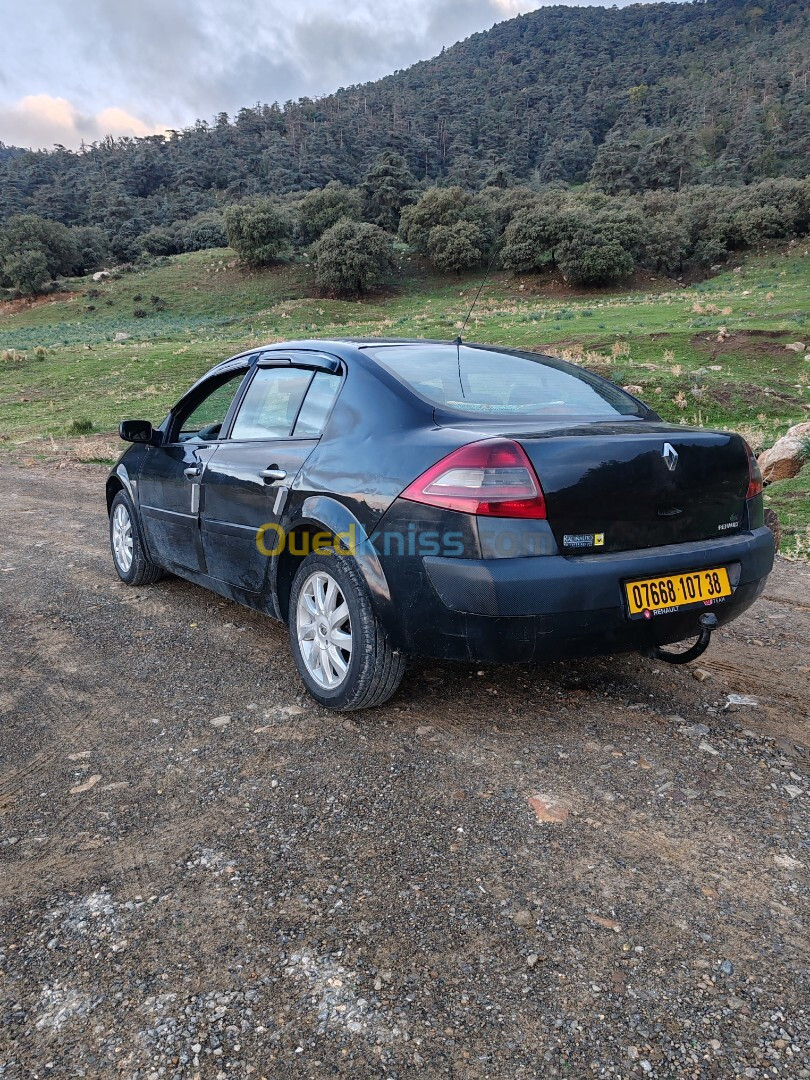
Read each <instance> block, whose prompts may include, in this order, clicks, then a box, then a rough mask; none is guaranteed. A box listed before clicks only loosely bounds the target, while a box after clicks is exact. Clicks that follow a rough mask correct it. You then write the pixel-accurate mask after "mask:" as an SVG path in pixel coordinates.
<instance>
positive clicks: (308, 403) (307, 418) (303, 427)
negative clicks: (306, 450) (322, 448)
mask: <svg viewBox="0 0 810 1080" xmlns="http://www.w3.org/2000/svg"><path fill="white" fill-rule="evenodd" d="M339 389H340V376H339V375H333V374H332V373H331V372H328V371H316V372H315V377H314V378H313V380H312V382H311V383H310V384H309V390H307V396H306V397H305V398H304V404H303V405H302V406H301V411H300V412H299V414H298V419H297V420H296V421H295V430H294V431H293V435H298V436H310V437H315V436H317V435H320V434H321V432H322V431H323V425H324V423H325V422H326V417H327V416H328V415H329V410H330V409H331V408H332V402H333V401H334V400H335V397H336V395H337V392H338V390H339Z"/></svg>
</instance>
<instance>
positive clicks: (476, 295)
mask: <svg viewBox="0 0 810 1080" xmlns="http://www.w3.org/2000/svg"><path fill="white" fill-rule="evenodd" d="M497 254H498V249H497V248H493V249H492V258H491V259H490V260H489V266H488V267H487V272H486V273H485V274H484V277H483V280H482V281H481V284H480V285H479V286H478V292H477V293H476V294H475V299H474V300H473V302H472V303H471V304H470V310H469V311H468V312H467V318H466V319H465V320H464V322H463V323H462V324H461V330H459V332H458V337H457V338H456V340H455V341H454V342H453V344H454V345H463V344H464V342H463V341H462V340H461V335H462V334H463V333H464V331H465V330H466V328H467V323H468V322H469V321H470V316H471V315H472V313H473V308H474V307H475V305H476V304H477V303H478V297H479V296H480V295H481V290H482V289H483V288H484V286H485V285H486V283H487V279H488V278H489V272H490V270H491V269H492V267H493V265H494V263H495V256H496V255H497Z"/></svg>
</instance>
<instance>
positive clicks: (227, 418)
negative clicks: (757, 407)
mask: <svg viewBox="0 0 810 1080" xmlns="http://www.w3.org/2000/svg"><path fill="white" fill-rule="evenodd" d="M120 433H121V436H122V438H124V439H125V440H127V441H129V442H131V443H132V444H133V445H132V446H130V447H129V448H128V449H127V450H126V452H125V453H124V454H123V455H122V457H121V458H120V460H119V461H118V463H117V465H116V466H115V468H114V469H113V470H112V472H111V474H110V476H109V479H108V481H107V505H108V507H109V512H110V540H111V546H112V553H113V559H114V562H115V567H116V570H117V572H118V574H119V576H120V577H121V579H122V580H123V581H125V582H128V583H130V584H133V585H143V584H146V583H147V582H151V581H155V580H157V578H158V577H160V576H161V574H162V573H163V572H164V571H169V572H171V573H172V574H177V575H179V576H181V577H183V578H187V579H188V580H189V581H193V582H196V583H198V584H200V585H204V586H205V587H207V588H209V589H213V590H214V591H215V592H218V593H221V594H222V595H223V596H227V597H230V598H232V599H234V600H237V601H238V602H239V603H242V604H245V605H247V606H249V607H252V608H257V609H258V610H260V611H262V612H265V613H266V614H267V615H269V616H271V617H274V618H276V619H280V620H282V621H284V622H286V623H287V625H288V626H289V631H290V641H291V644H292V651H293V655H294V657H295V662H296V665H297V667H298V670H299V672H300V674H301V678H302V679H303V681H304V683H305V685H306V687H307V689H308V690H309V692H310V693H311V694H312V696H313V697H314V698H315V699H316V700H317V701H319V702H321V703H322V704H323V705H326V706H328V707H331V708H335V709H360V708H367V707H370V706H374V705H379V704H381V703H382V702H384V701H385V700H386V699H387V698H388V697H390V695H391V694H393V693H394V691H395V690H396V688H397V686H398V685H399V682H400V679H401V678H402V674H403V670H404V666H405V661H406V658H407V657H408V656H409V655H418V656H431V657H437V658H440V659H457V660H473V661H476V662H480V663H486V662H495V663H502V662H506V661H514V662H523V663H526V662H533V661H544V660H549V659H559V658H564V657H577V656H592V655H597V654H607V653H615V652H624V651H633V650H638V651H642V652H646V653H653V654H655V655H657V656H659V657H661V658H663V659H671V660H674V661H676V662H679V661H683V660H685V659H689V658H691V657H693V656H696V655H698V654H699V652H701V651H702V650H703V649H704V648H705V647H706V645H707V644H708V641H709V638H710V635H711V633H712V631H713V630H714V629H716V628H717V627H719V626H722V625H723V624H724V623H727V622H729V621H730V620H732V619H734V618H736V616H737V615H739V614H740V613H741V612H743V611H745V609H746V608H748V607H749V606H750V605H751V604H752V603H753V602H754V600H755V599H756V598H757V597H758V596H759V594H760V593H761V592H762V589H763V587H764V585H765V580H766V578H767V576H768V573H769V572H770V570H771V566H772V563H773V553H774V549H773V541H772V535H771V533H770V531H769V530H768V529H767V528H766V527H765V526H764V524H763V505H762V482H761V478H760V475H759V471H758V469H757V465H756V461H755V459H754V458H753V456H752V453H751V451H750V449H749V448H748V446H747V444H746V443H745V441H744V440H743V439H742V438H741V437H740V436H738V435H734V434H729V433H728V432H722V431H705V430H702V429H697V428H690V427H683V426H673V425H671V424H667V423H664V422H662V420H661V418H660V417H659V416H657V415H656V414H655V413H654V412H652V410H650V409H649V408H647V406H645V405H644V404H643V403H642V402H640V401H638V400H637V399H635V398H633V397H631V396H630V395H629V394H627V393H625V392H624V391H623V390H621V389H619V388H618V387H617V386H614V385H613V384H612V383H610V382H607V381H606V380H604V379H601V378H599V377H598V376H596V375H594V374H592V373H590V372H588V371H586V370H583V369H582V368H579V367H577V366H575V365H572V364H568V363H565V362H563V361H561V360H558V359H555V358H553V357H551V356H543V355H539V354H536V353H533V352H518V351H514V350H508V349H502V348H497V347H491V346H486V345H469V344H463V343H461V342H460V341H457V342H455V343H450V342H432V341H402V340H369V341H361V340H352V341H298V342H288V343H285V344H276V345H269V346H266V347H264V348H256V349H251V350H250V351H249V352H245V353H243V354H241V355H239V356H236V357H233V358H232V359H230V360H226V361H225V362H224V363H221V364H219V365H218V366H217V367H215V368H213V370H211V371H210V372H209V373H208V374H207V375H206V376H205V377H204V378H202V379H200V380H199V382H197V383H196V384H195V385H194V386H193V387H192V388H191V389H190V390H189V391H188V393H187V394H185V395H184V396H183V397H182V398H181V399H180V401H179V402H178V403H177V404H176V405H175V406H174V408H173V409H172V410H171V412H170V413H169V415H168V416H167V417H166V419H165V420H164V421H163V423H162V424H161V425H160V426H159V427H157V428H153V427H152V425H151V424H150V423H149V422H148V421H145V420H127V421H124V422H123V423H122V424H121V432H120ZM693 641H694V644H691V643H692V642H693ZM675 643H685V644H684V645H683V646H681V647H680V648H677V647H676V649H675V650H668V649H667V648H666V646H668V645H674V644H675Z"/></svg>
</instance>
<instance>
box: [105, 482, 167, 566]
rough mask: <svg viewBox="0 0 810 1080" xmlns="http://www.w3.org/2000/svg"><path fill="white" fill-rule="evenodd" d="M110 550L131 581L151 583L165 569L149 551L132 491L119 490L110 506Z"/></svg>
mask: <svg viewBox="0 0 810 1080" xmlns="http://www.w3.org/2000/svg"><path fill="white" fill-rule="evenodd" d="M110 550H111V551H112V557H113V563H114V565H115V570H116V573H117V574H118V576H119V577H120V578H121V580H122V581H123V582H125V583H126V584H127V585H150V584H151V583H152V582H153V581H157V580H158V578H159V577H162V576H163V570H162V569H161V567H159V566H158V565H157V564H156V563H153V562H152V560H151V559H150V558H149V556H148V555H147V554H146V549H145V548H144V545H143V540H142V539H141V530H140V526H139V525H138V520H137V517H136V514H135V509H134V507H133V505H132V501H131V500H130V497H129V495H127V493H126V492H125V491H119V492H118V494H117V495H116V496H115V498H114V499H113V501H112V506H111V507H110Z"/></svg>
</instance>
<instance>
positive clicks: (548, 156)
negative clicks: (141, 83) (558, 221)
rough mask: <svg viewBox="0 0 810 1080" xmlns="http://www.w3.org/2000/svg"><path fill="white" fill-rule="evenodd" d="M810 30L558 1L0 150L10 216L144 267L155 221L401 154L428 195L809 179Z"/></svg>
mask: <svg viewBox="0 0 810 1080" xmlns="http://www.w3.org/2000/svg"><path fill="white" fill-rule="evenodd" d="M809 38H810V6H809V5H808V4H807V3H806V0H701V2H695V3H681V4H669V3H661V4H649V5H635V6H631V7H627V8H622V9H609V8H603V7H591V8H587V7H575V8H566V7H562V6H555V7H543V8H540V9H539V10H537V11H534V12H531V13H529V14H527V15H523V16H519V17H518V18H515V19H511V20H508V21H506V22H503V23H500V24H499V25H497V26H495V27H493V28H492V29H491V30H489V31H486V32H484V33H480V34H475V35H473V36H472V37H470V38H468V39H467V40H466V41H463V42H460V43H459V44H457V45H455V46H453V47H452V48H449V49H446V50H444V51H443V52H442V54H441V55H440V56H437V57H435V58H434V59H432V60H429V61H426V62H424V63H419V64H416V65H414V66H413V67H410V68H408V69H407V70H404V71H398V72H395V73H394V74H392V75H390V76H388V77H386V78H384V79H381V80H379V81H377V82H373V83H369V84H366V85H363V86H355V87H349V88H347V89H342V90H339V91H338V92H336V93H334V94H331V95H329V96H327V97H324V98H321V99H318V100H312V99H302V100H300V101H295V102H294V101H288V102H286V103H285V104H283V105H279V104H278V103H275V104H271V105H257V106H255V107H254V108H245V109H242V110H240V111H239V113H238V114H237V115H236V116H235V117H233V118H230V117H228V115H227V114H224V113H223V114H220V115H219V116H218V117H216V119H215V120H214V121H213V122H212V123H207V122H205V121H198V122H197V123H196V124H195V125H194V126H192V127H190V128H188V129H187V130H184V131H174V132H170V133H169V134H168V135H167V136H165V137H164V136H157V135H155V136H149V137H146V138H141V139H132V138H124V139H118V140H114V139H111V138H110V139H105V140H103V141H102V142H100V143H98V144H95V145H93V146H91V147H84V148H82V150H81V151H79V152H72V151H69V150H66V149H64V148H63V147H57V148H56V149H54V150H53V151H51V152H42V151H36V152H34V151H19V150H15V149H13V148H3V147H2V146H0V191H1V192H2V199H0V221H2V220H4V219H8V218H10V217H12V216H14V215H17V214H23V213H33V214H37V215H39V216H41V217H45V218H49V219H52V220H55V221H60V222H61V223H62V224H64V225H66V226H70V227H75V226H92V227H97V228H100V229H102V230H103V232H104V234H105V235H106V237H107V238H108V242H109V245H110V249H111V252H112V253H113V255H114V256H115V257H116V258H118V259H127V258H132V257H134V256H135V255H137V253H138V250H139V247H140V244H141V240H140V238H141V237H143V236H144V235H146V234H147V233H149V232H150V230H152V229H158V230H168V231H170V232H177V231H178V223H181V222H191V221H197V225H195V226H193V227H192V226H189V227H190V228H192V231H193V229H194V228H197V227H199V229H201V230H203V231H204V229H205V228H206V223H200V222H199V221H198V220H197V219H198V218H199V215H201V214H206V213H208V212H210V211H213V210H216V211H220V212H221V211H222V209H223V208H224V207H225V206H227V205H230V204H233V203H238V202H241V201H243V200H245V199H249V198H255V197H258V196H282V195H284V194H286V193H290V192H303V191H307V190H310V189H316V188H323V187H325V186H326V185H327V184H328V183H329V182H331V181H337V182H340V183H342V184H344V185H346V186H348V187H358V186H359V185H360V184H361V183H362V182H363V180H364V178H365V176H366V174H367V172H368V170H369V167H370V166H372V165H373V163H374V162H376V161H378V160H379V159H380V157H381V156H382V155H383V154H384V153H385V152H387V151H394V152H396V153H398V154H400V155H401V156H402V157H403V158H404V160H405V162H406V165H407V167H408V169H409V170H410V172H411V173H412V174H413V175H414V177H416V178H417V180H418V183H419V185H420V186H421V187H423V188H425V187H429V186H431V185H433V184H439V185H441V186H459V187H462V188H464V189H465V190H469V191H475V190H480V189H481V188H484V187H492V186H494V187H499V188H510V187H515V186H529V187H532V188H534V189H539V188H542V187H544V186H547V185H549V184H553V183H563V184H569V185H570V184H582V183H585V182H588V183H589V184H590V185H591V186H592V187H594V188H596V189H598V190H600V191H603V192H604V193H605V194H608V195H633V194H636V195H637V194H640V193H642V192H644V191H647V190H656V191H658V190H661V191H679V190H682V189H683V188H685V187H694V186H696V185H699V186H704V185H709V186H726V185H742V184H748V183H753V182H756V181H759V180H762V179H766V178H778V177H794V178H797V177H801V176H803V175H805V174H806V172H807V162H808V160H810V107H808V101H809V100H810V99H809V98H808V75H809V72H808V66H809V65H810V52H808V49H807V41H808V39H809ZM387 227H388V229H389V231H390V228H391V223H390V222H389V223H388V225H387ZM184 242H185V241H184ZM190 242H193V241H190ZM151 243H152V244H153V246H158V245H159V244H160V243H163V244H164V246H165V236H164V235H163V234H162V233H159V234H158V235H156V236H154V237H153V238H152V240H151Z"/></svg>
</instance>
